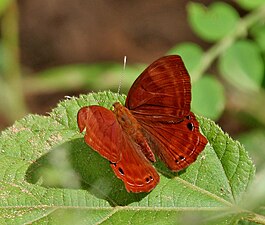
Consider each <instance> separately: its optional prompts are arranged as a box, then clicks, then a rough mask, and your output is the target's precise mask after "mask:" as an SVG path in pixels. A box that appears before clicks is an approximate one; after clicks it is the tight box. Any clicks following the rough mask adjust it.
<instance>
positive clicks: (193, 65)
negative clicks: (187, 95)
mask: <svg viewBox="0 0 265 225" xmlns="http://www.w3.org/2000/svg"><path fill="white" fill-rule="evenodd" d="M168 54H169V55H180V56H181V58H182V60H183V62H184V63H185V66H186V68H187V70H188V72H189V74H190V76H191V78H192V81H194V80H197V79H198V78H199V77H194V76H193V74H194V70H196V69H197V68H198V66H199V63H200V62H201V57H202V55H203V50H202V48H201V47H200V46H199V45H197V44H195V43H192V42H187V43H181V44H179V45H177V46H175V47H173V48H172V49H171V50H170V51H169V52H168Z"/></svg>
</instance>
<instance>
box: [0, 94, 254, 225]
mask: <svg viewBox="0 0 265 225" xmlns="http://www.w3.org/2000/svg"><path fill="white" fill-rule="evenodd" d="M117 100H119V101H121V102H122V103H124V100H125V96H118V95H117V94H113V93H111V92H101V93H98V94H95V93H93V94H89V95H83V96H80V97H79V98H75V97H73V98H72V99H70V100H65V101H63V102H61V103H60V104H59V105H58V107H57V108H55V109H54V110H53V111H52V112H51V114H50V116H38V115H29V116H27V117H25V118H23V119H21V120H19V121H17V122H16V123H15V124H14V125H13V126H12V127H10V128H9V129H7V130H5V131H3V132H2V134H1V136H0V224H29V223H30V224H128V223H134V224H155V223H157V224H175V223H178V224H187V221H188V220H190V222H191V224H194V223H192V221H196V223H200V222H203V223H204V224H205V223H206V222H207V221H208V222H207V224H216V223H214V222H212V223H211V222H210V221H211V218H212V219H213V218H216V216H217V215H218V217H217V220H218V224H223V223H224V224H225V223H226V224H235V223H236V222H237V221H238V220H239V219H244V218H245V219H247V218H248V217H247V216H249V214H250V213H249V212H245V211H244V210H243V209H242V208H238V207H235V206H236V205H237V204H238V203H239V202H240V201H241V200H242V197H243V195H244V193H245V192H246V190H247V188H248V186H249V184H250V183H251V180H252V179H253V176H254V172H255V169H254V166H253V164H252V162H251V160H250V159H249V157H248V155H247V153H246V151H245V150H244V148H243V147H242V146H241V145H240V144H239V143H238V142H236V141H233V140H232V139H231V138H230V137H229V136H228V135H227V134H224V133H223V132H222V130H221V129H220V128H219V127H218V126H217V125H216V124H215V123H214V122H212V121H210V120H208V119H205V118H203V117H198V120H199V122H200V126H201V129H202V132H203V133H204V134H205V136H206V137H207V138H208V140H209V144H208V145H207V146H206V148H205V150H204V151H203V152H202V153H201V154H200V156H199V157H198V159H197V161H196V162H195V163H193V164H192V165H191V166H189V167H188V168H187V169H186V170H184V171H181V172H179V173H178V174H176V173H172V172H170V171H169V170H168V169H166V168H165V166H164V165H163V164H161V162H158V163H156V164H155V166H156V168H157V169H158V171H159V173H160V177H161V181H160V183H159V184H158V186H157V187H156V188H155V189H154V190H153V191H152V192H151V193H141V194H134V193H127V192H126V190H125V188H124V185H123V182H122V181H121V180H119V179H117V178H116V177H115V176H114V174H113V172H112V170H111V169H110V166H109V162H108V161H107V160H105V159H104V158H102V157H101V156H100V155H99V154H98V153H96V152H95V151H93V150H92V149H90V148H89V147H88V146H87V145H86V144H85V142H84V138H83V134H80V133H79V131H78V128H77V124H76V114H77V112H78V110H79V109H80V107H82V106H85V105H91V104H100V105H102V106H104V107H108V108H110V107H111V104H112V103H113V102H114V101H117ZM47 168H48V170H49V171H50V172H51V171H53V172H55V176H51V175H47V173H45V172H44V173H43V171H47ZM64 168H65V169H66V170H67V171H66V172H63V170H64ZM57 169H58V171H60V173H61V172H62V173H61V177H60V176H58V171H57ZM56 171H57V174H56ZM51 177H52V179H50V178H51ZM56 179H57V181H56V182H54V180H56ZM73 183H74V185H73ZM114 206H116V207H114ZM214 221H216V220H214Z"/></svg>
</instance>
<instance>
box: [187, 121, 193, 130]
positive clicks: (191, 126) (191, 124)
mask: <svg viewBox="0 0 265 225" xmlns="http://www.w3.org/2000/svg"><path fill="white" fill-rule="evenodd" d="M187 127H188V129H189V130H190V131H193V130H194V125H193V123H188V124H187Z"/></svg>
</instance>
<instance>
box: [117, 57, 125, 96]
mask: <svg viewBox="0 0 265 225" xmlns="http://www.w3.org/2000/svg"><path fill="white" fill-rule="evenodd" d="M126 62H127V56H124V58H123V73H122V74H121V76H120V81H119V87H118V95H119V94H120V91H121V83H122V77H123V75H124V74H125V67H126Z"/></svg>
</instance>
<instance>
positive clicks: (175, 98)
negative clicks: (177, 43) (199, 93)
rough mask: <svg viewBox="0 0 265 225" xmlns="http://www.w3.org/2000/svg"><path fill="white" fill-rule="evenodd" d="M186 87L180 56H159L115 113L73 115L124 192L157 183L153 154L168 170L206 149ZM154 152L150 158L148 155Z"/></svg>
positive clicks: (91, 109)
mask: <svg viewBox="0 0 265 225" xmlns="http://www.w3.org/2000/svg"><path fill="white" fill-rule="evenodd" d="M190 102H191V83H190V77H189V74H188V72H187V70H186V68H185V66H184V63H183V61H182V59H181V57H180V56H177V55H172V56H165V57H162V58H160V59H158V60H156V61H155V62H153V63H152V64H151V65H150V66H148V67H147V68H146V69H145V70H144V71H143V72H142V73H141V75H140V76H139V77H138V78H137V79H136V81H135V82H134V84H133V85H132V87H131V89H130V91H129V93H128V96H127V99H126V103H125V107H124V106H122V105H121V104H120V103H119V102H116V103H114V104H113V106H114V110H113V111H111V110H109V109H106V108H103V107H101V106H97V105H93V106H87V107H83V108H81V109H80V110H79V112H78V117H77V120H78V126H79V129H80V132H82V131H83V130H84V129H86V134H85V142H86V143H87V144H88V145H89V146H90V147H92V148H93V149H94V150H95V151H97V152H98V153H99V154H100V155H101V156H103V157H104V158H106V159H107V160H109V161H110V166H111V168H112V169H113V171H114V173H115V174H116V176H117V177H118V178H120V179H121V180H122V181H123V182H124V184H125V187H126V190H127V191H128V192H149V191H151V190H152V189H153V188H154V187H155V186H156V185H157V184H158V182H159V175H158V173H157V171H156V170H155V168H154V167H153V165H152V164H151V162H155V161H156V160H155V156H154V153H155V154H156V155H157V156H158V157H159V158H160V159H161V160H162V161H163V162H165V164H166V165H167V166H168V168H169V169H171V170H172V171H179V170H182V169H184V168H186V167H187V166H189V165H190V164H191V163H192V162H194V161H195V160H196V158H197V156H198V155H199V153H200V152H201V151H202V150H203V149H204V147H205V145H206V144H207V140H206V138H205V137H204V136H203V135H202V134H201V133H200V131H199V123H198V121H197V120H196V118H195V116H194V114H193V113H192V112H191V111H190ZM153 152H154V153H153Z"/></svg>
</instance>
